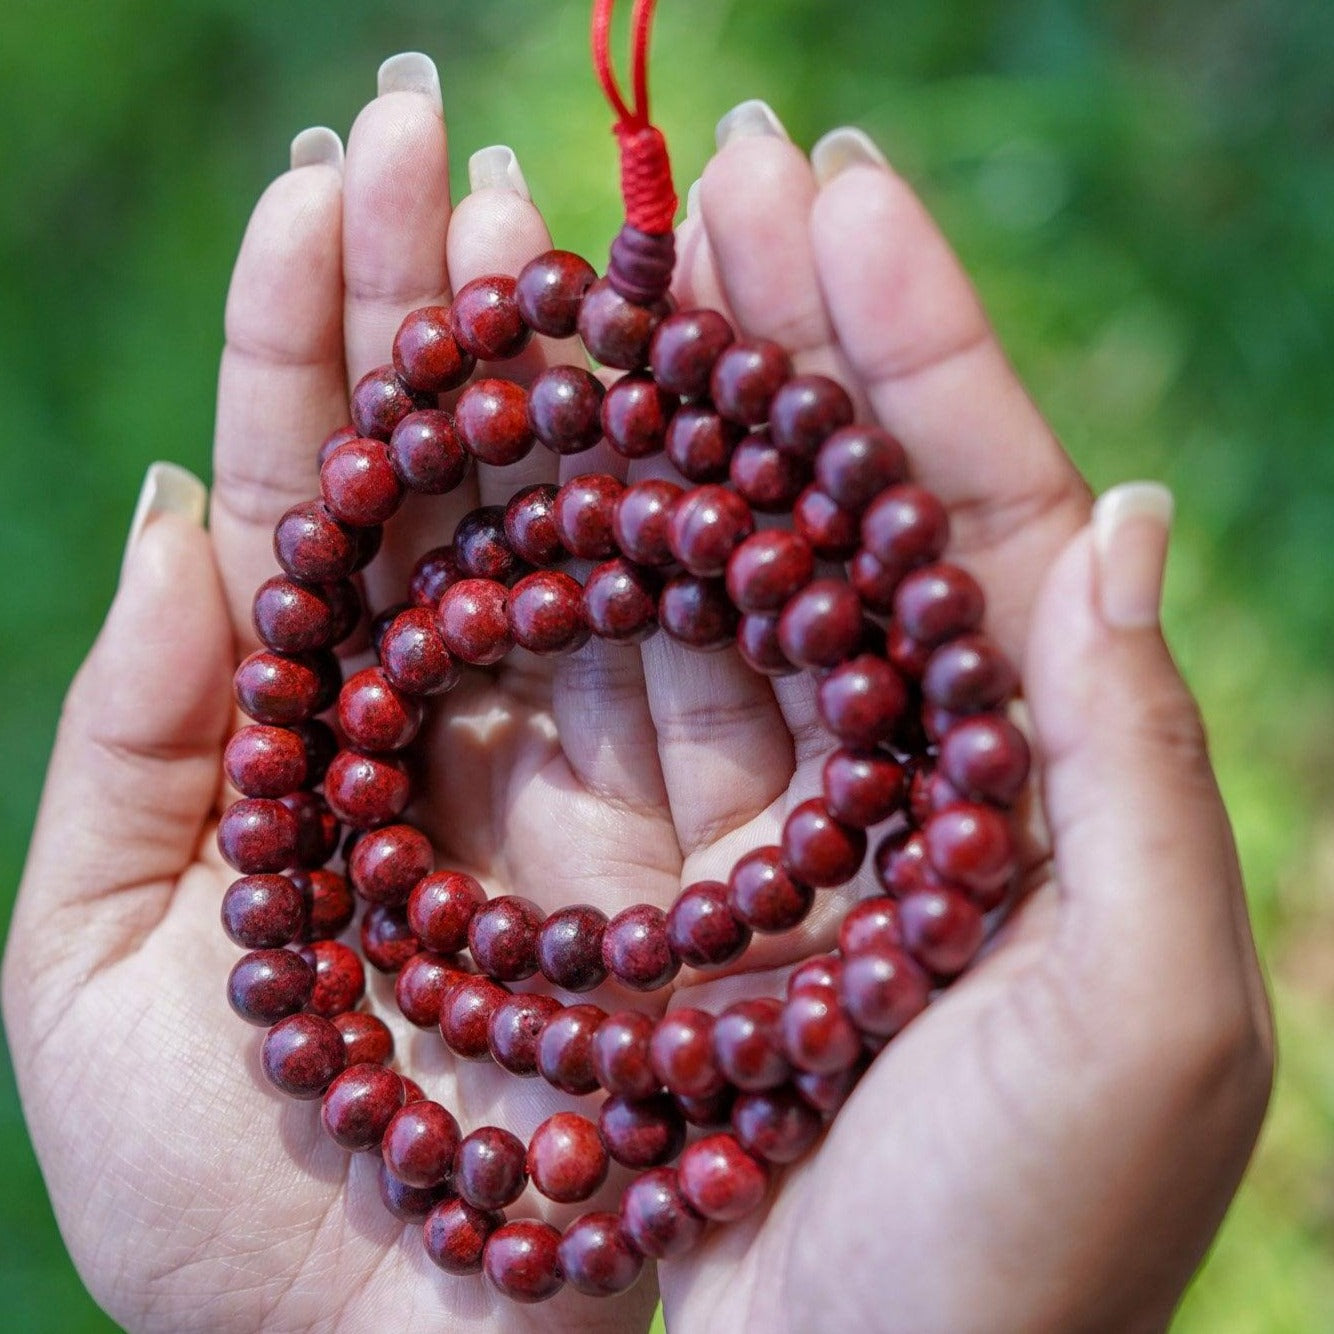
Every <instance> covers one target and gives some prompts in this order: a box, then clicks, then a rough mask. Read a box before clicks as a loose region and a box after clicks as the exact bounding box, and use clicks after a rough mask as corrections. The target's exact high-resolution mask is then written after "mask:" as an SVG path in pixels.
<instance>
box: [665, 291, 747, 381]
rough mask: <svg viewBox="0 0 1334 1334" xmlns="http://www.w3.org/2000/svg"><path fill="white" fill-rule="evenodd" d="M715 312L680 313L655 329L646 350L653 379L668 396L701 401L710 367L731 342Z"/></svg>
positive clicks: (728, 327)
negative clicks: (675, 395) (647, 350)
mask: <svg viewBox="0 0 1334 1334" xmlns="http://www.w3.org/2000/svg"><path fill="white" fill-rule="evenodd" d="M735 337H736V335H735V333H733V331H732V326H731V325H730V324H729V323H728V322H727V320H726V319H724V318H723V316H722V315H720V314H719V313H718V312H717V311H716V310H680V311H677V312H676V314H674V315H669V316H668V317H667V318H666V319H665V320H663V322H662V323H661V324H660V325H659V326H658V329H657V332H656V333H655V334H654V335H653V342H652V344H651V345H650V347H649V365H650V366H651V367H652V368H653V377H654V379H656V380H657V382H658V383H659V384H660V385H661V386H662V387H663V388H664V389H665V390H666V391H667V392H668V393H669V394H678V395H680V397H682V398H703V397H704V396H705V395H706V394H707V393H708V392H709V377H710V376H711V375H712V374H713V367H714V363H715V362H717V360H718V358H719V356H720V355H721V354H722V352H723V350H724V349H725V348H726V347H728V346H729V345H730V344H731V343H732V341H733V340H734V339H735Z"/></svg>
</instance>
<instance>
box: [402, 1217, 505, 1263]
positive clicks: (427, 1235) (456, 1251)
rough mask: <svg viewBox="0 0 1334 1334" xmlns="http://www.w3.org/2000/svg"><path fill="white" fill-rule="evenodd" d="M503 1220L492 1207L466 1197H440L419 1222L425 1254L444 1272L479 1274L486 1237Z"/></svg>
mask: <svg viewBox="0 0 1334 1334" xmlns="http://www.w3.org/2000/svg"><path fill="white" fill-rule="evenodd" d="M504 1221H505V1215H504V1214H502V1213H499V1212H497V1211H496V1210H494V1209H474V1208H473V1207H472V1205H471V1204H469V1203H468V1202H467V1201H466V1200H441V1201H440V1203H439V1204H437V1205H436V1206H435V1208H433V1209H432V1210H431V1212H430V1213H429V1214H428V1215H427V1217H426V1221H425V1223H424V1224H423V1225H422V1242H423V1245H424V1246H425V1248H426V1254H427V1255H429V1256H430V1257H431V1259H432V1260H433V1261H434V1262H435V1263H436V1264H437V1265H439V1266H440V1268H441V1269H443V1270H444V1271H445V1273H447V1274H479V1273H481V1271H482V1254H483V1251H484V1250H485V1249H486V1239H487V1238H488V1237H489V1236H490V1235H491V1234H492V1233H493V1232H494V1231H495V1230H496V1229H497V1228H498V1227H499V1226H500V1225H501V1224H502V1223H503V1222H504Z"/></svg>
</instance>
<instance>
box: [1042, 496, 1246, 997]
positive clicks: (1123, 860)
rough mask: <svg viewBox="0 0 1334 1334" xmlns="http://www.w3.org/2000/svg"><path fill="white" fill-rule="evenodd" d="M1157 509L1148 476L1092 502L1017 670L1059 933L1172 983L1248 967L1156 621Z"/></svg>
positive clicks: (1164, 512) (1199, 732)
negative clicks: (1060, 916) (1074, 922)
mask: <svg viewBox="0 0 1334 1334" xmlns="http://www.w3.org/2000/svg"><path fill="white" fill-rule="evenodd" d="M1171 519H1172V496H1171V493H1170V492H1169V491H1168V490H1167V489H1166V488H1165V487H1162V486H1159V485H1157V484H1155V483H1133V484H1129V485H1125V486H1120V487H1116V488H1114V489H1113V490H1111V491H1109V492H1108V493H1107V494H1106V495H1104V496H1103V497H1102V498H1101V499H1100V500H1099V501H1098V502H1097V504H1096V505H1095V506H1094V510H1093V518H1092V522H1091V524H1090V525H1089V526H1088V527H1087V528H1085V529H1084V530H1083V531H1082V532H1080V533H1078V534H1076V536H1075V537H1074V538H1072V539H1071V541H1070V542H1069V544H1068V545H1067V546H1066V548H1065V549H1064V550H1063V551H1062V553H1061V555H1060V556H1059V558H1058V559H1057V561H1056V563H1055V564H1054V565H1053V566H1052V568H1051V570H1050V572H1049V574H1048V576H1047V579H1046V581H1045V583H1044V586H1043V588H1042V590H1041V593H1040V594H1039V597H1038V601H1037V604H1036V605H1035V608H1034V619H1033V624H1032V627H1031V631H1030V635H1029V644H1028V651H1027V657H1026V664H1025V666H1026V674H1025V679H1026V682H1027V688H1028V692H1029V700H1028V703H1029V708H1030V711H1031V715H1032V719H1033V726H1034V735H1035V741H1036V743H1037V751H1038V754H1039V756H1040V758H1041V762H1042V766H1043V800H1044V804H1045V809H1046V816H1047V822H1048V826H1049V829H1050V832H1051V838H1052V849H1053V853H1054V857H1055V866H1056V873H1057V880H1058V883H1059V886H1060V890H1061V894H1062V898H1063V906H1064V908H1065V909H1066V910H1067V913H1068V915H1069V916H1071V917H1074V918H1076V919H1078V920H1079V926H1078V928H1077V929H1076V930H1074V931H1072V932H1069V933H1067V935H1066V939H1067V940H1069V941H1071V942H1072V943H1073V942H1075V941H1078V942H1079V943H1078V946H1077V948H1078V949H1079V950H1081V951H1082V952H1083V953H1084V955H1085V956H1086V957H1088V958H1089V959H1090V960H1097V961H1098V962H1097V963H1096V964H1095V965H1094V966H1096V967H1101V966H1102V965H1103V964H1104V963H1109V964H1110V966H1115V967H1117V968H1118V969H1119V968H1122V967H1125V968H1128V969H1133V970H1134V971H1135V973H1136V975H1137V976H1141V977H1142V976H1144V970H1146V969H1158V968H1162V969H1165V970H1170V971H1168V972H1166V973H1162V974H1160V977H1166V976H1176V977H1177V978H1178V979H1179V980H1180V981H1181V982H1182V983H1183V984H1184V983H1185V981H1186V977H1187V974H1186V973H1185V972H1183V970H1185V969H1188V968H1189V969H1190V971H1191V972H1194V973H1195V976H1196V977H1197V978H1207V977H1217V976H1219V974H1218V973H1217V972H1216V971H1214V970H1215V969H1217V968H1220V967H1225V968H1228V969H1229V971H1230V975H1231V976H1232V977H1234V978H1237V977H1246V976H1247V975H1248V974H1254V973H1255V968H1254V955H1253V950H1252V946H1251V942H1250V933H1249V927H1248V924H1247V920H1246V910H1245V901H1244V897H1243V893H1242V882H1241V872H1240V869H1239V867H1238V864H1237V857H1236V851H1235V848H1234V845H1233V841H1232V834H1231V829H1230V827H1229V824H1228V819H1227V813H1226V811H1225V810H1224V807H1223V802H1222V798H1221V796H1220V794H1219V791H1218V787H1217V784H1216V782H1215V780H1214V775H1213V769H1212V767H1211V765H1210V762H1209V756H1208V748H1207V744H1206V740H1205V734H1204V729H1203V726H1202V724H1201V721H1200V716H1199V712H1198V710H1197V708H1196V706H1195V702H1194V700H1193V699H1192V697H1191V695H1190V692H1189V690H1188V689H1187V687H1186V685H1185V683H1184V682H1183V681H1182V679H1181V676H1180V675H1179V673H1178V672H1177V669H1176V665H1175V664H1174V663H1173V661H1172V657H1171V654H1170V653H1169V651H1168V648H1167V645H1166V643H1165V642H1164V640H1163V636H1162V633H1161V630H1160V627H1159V604H1160V598H1161V592H1162V583H1163V569H1164V564H1165V560H1166V555H1167V545H1168V532H1169V528H1170V525H1171ZM1104 950H1105V956H1104ZM1239 965H1240V966H1239ZM1196 969H1198V971H1196ZM1255 985H1257V986H1258V974H1256V983H1255ZM1252 999H1253V1000H1254V999H1255V994H1254V992H1253V993H1252Z"/></svg>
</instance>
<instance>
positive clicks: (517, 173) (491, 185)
mask: <svg viewBox="0 0 1334 1334" xmlns="http://www.w3.org/2000/svg"><path fill="white" fill-rule="evenodd" d="M468 188H469V189H471V190H513V191H514V193H515V194H516V195H518V196H519V197H520V198H522V199H532V197H533V196H532V195H531V194H530V193H529V190H528V182H527V181H526V180H524V178H523V168H522V167H520V166H519V159H518V158H517V157H515V156H514V150H513V149H512V148H510V147H509V146H508V145H507V144H492V145H491V147H490V148H479V149H478V150H477V151H476V152H475V153H474V154H473V155H472V157H470V158H469V159H468Z"/></svg>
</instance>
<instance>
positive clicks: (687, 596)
mask: <svg viewBox="0 0 1334 1334" xmlns="http://www.w3.org/2000/svg"><path fill="white" fill-rule="evenodd" d="M658 621H659V623H660V624H661V626H662V628H663V629H664V630H665V631H666V632H667V633H668V634H669V635H671V637H672V638H673V639H675V640H678V641H679V642H680V643H682V644H685V645H686V646H687V647H688V648H693V649H697V650H699V651H701V652H706V653H707V652H714V651H715V650H717V649H724V648H727V647H728V645H730V644H731V643H732V641H733V637H734V636H735V634H736V627H737V612H736V607H734V606H733V605H732V600H731V599H730V598H729V597H728V596H727V589H726V587H725V585H724V584H723V581H722V580H721V579H707V578H703V577H701V576H699V575H694V574H678V575H676V576H675V577H674V578H671V579H669V580H668V581H667V582H666V584H664V585H663V589H662V593H661V594H660V595H659V597H658Z"/></svg>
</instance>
